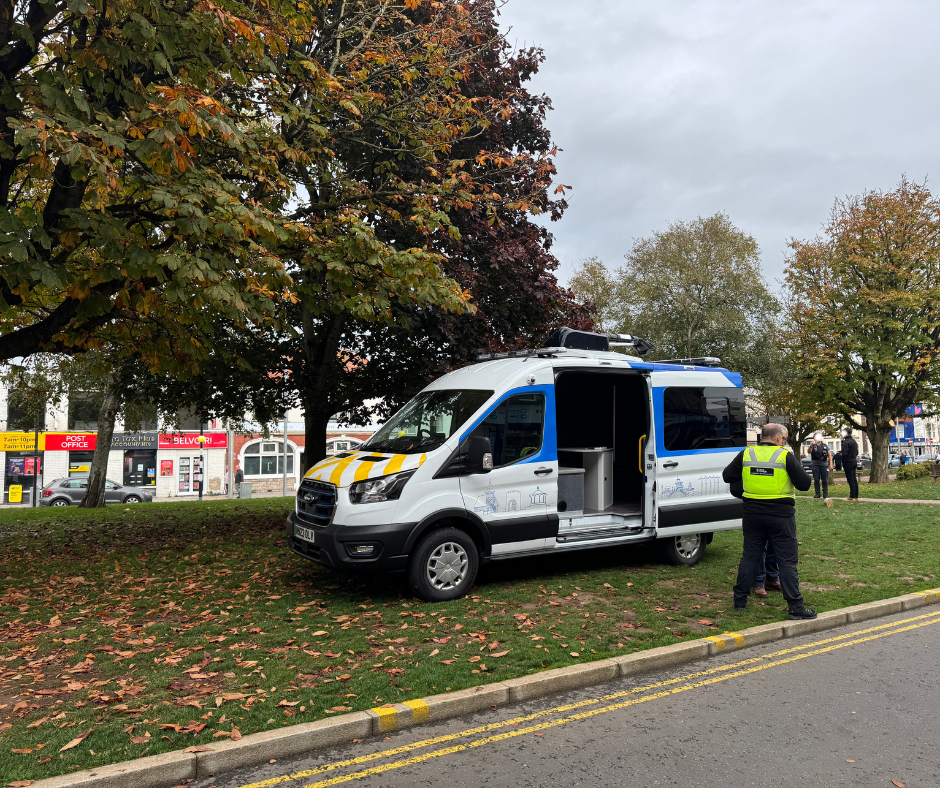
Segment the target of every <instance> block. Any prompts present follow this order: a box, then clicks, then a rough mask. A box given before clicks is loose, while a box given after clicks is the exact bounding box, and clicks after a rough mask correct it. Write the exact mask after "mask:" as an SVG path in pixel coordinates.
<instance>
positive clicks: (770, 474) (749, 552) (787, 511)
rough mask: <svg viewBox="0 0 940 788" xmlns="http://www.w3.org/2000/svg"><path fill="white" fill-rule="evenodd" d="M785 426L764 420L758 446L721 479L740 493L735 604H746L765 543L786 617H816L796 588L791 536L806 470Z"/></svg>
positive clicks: (794, 545) (806, 480)
mask: <svg viewBox="0 0 940 788" xmlns="http://www.w3.org/2000/svg"><path fill="white" fill-rule="evenodd" d="M786 444H787V428H786V427H784V426H783V425H782V424H766V425H764V430H763V433H762V434H761V442H760V443H759V444H758V445H757V446H749V447H748V448H746V449H744V451H742V452H741V453H740V454H737V455H735V458H734V459H733V460H732V461H731V462H730V463H729V464H728V467H727V468H725V469H724V471H723V472H722V478H723V479H724V480H725V482H727V483H728V484H729V485H731V489H732V491H736V490H741V489H743V492H742V493H741V496H742V497H743V498H744V517H743V533H744V550H743V552H742V554H741V561H740V563H739V564H738V582H737V583H736V584H735V586H734V609H735V610H736V611H738V612H741V611H743V610H745V608H746V607H747V597H748V594H750V592H751V588H752V587H753V585H754V580H755V578H756V577H757V573H758V571H759V570H760V564H761V559H762V558H763V556H764V549H765V548H766V547H767V545H768V543H769V544H770V546H771V547H772V548H773V550H774V553H775V554H776V556H777V570H778V572H779V573H780V586H781V589H782V590H783V598H784V599H785V600H786V602H787V608H788V609H789V611H790V618H791V619H792V620H794V621H798V620H800V619H808V618H816V611H815V610H813V609H811V608H808V607H806V605H805V604H804V602H803V595H802V594H801V593H800V576H799V573H798V571H797V564H798V563H799V546H798V543H797V541H796V495H795V493H796V490H808V489H809V485H810V479H809V475H808V474H807V473H806V471H804V470H803V466H802V465H801V464H800V461H799V460H798V459H796V457H794V456H793V453H792V452H791V451H790V450H789V449H788V448H787V446H786Z"/></svg>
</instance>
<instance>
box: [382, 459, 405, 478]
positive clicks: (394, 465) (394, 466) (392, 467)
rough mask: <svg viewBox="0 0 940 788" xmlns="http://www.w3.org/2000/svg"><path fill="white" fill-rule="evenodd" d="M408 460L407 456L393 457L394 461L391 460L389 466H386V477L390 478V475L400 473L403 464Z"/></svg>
mask: <svg viewBox="0 0 940 788" xmlns="http://www.w3.org/2000/svg"><path fill="white" fill-rule="evenodd" d="M407 459H408V455H407V454H394V455H392V459H390V460H389V461H388V465H386V466H385V471H384V475H385V476H388V475H389V474H390V473H398V471H400V470H401V466H402V463H403V462H404V461H405V460H407Z"/></svg>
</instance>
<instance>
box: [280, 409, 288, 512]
mask: <svg viewBox="0 0 940 788" xmlns="http://www.w3.org/2000/svg"><path fill="white" fill-rule="evenodd" d="M282 478H283V480H284V489H283V491H282V493H281V494H282V495H283V496H284V497H285V498H286V497H287V411H286V410H285V411H284V470H283V477H282Z"/></svg>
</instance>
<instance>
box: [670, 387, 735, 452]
mask: <svg viewBox="0 0 940 788" xmlns="http://www.w3.org/2000/svg"><path fill="white" fill-rule="evenodd" d="M663 445H664V446H665V448H666V451H694V450H696V449H730V448H736V447H743V446H746V445H747V417H746V415H745V410H744V392H743V391H741V390H740V389H732V388H727V389H723V388H691V387H689V388H686V387H679V386H670V387H669V388H667V389H666V391H665V392H664V394H663Z"/></svg>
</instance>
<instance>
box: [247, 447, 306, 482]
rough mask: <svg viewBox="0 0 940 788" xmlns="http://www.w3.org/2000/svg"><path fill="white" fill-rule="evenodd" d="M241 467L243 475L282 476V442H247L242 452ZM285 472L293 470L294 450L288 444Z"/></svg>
mask: <svg viewBox="0 0 940 788" xmlns="http://www.w3.org/2000/svg"><path fill="white" fill-rule="evenodd" d="M242 468H244V470H245V476H283V475H284V442H283V441H258V442H257V443H252V444H249V445H248V446H246V447H245V449H244V451H243V452H242ZM287 472H288V473H289V474H292V473H293V472H294V451H293V449H292V448H291V447H290V446H288V451H287Z"/></svg>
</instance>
